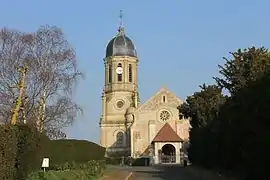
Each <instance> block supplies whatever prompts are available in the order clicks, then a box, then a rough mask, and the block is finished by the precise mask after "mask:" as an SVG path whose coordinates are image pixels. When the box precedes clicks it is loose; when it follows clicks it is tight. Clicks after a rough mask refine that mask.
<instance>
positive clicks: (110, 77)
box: [109, 64, 112, 83]
mask: <svg viewBox="0 0 270 180" xmlns="http://www.w3.org/2000/svg"><path fill="white" fill-rule="evenodd" d="M111 82H112V65H111V64H110V65H109V83H111Z"/></svg>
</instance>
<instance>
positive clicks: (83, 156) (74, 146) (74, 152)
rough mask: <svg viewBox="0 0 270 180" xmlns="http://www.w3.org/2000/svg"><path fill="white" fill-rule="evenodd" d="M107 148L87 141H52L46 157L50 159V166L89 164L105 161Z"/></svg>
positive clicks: (47, 148) (46, 151)
mask: <svg viewBox="0 0 270 180" xmlns="http://www.w3.org/2000/svg"><path fill="white" fill-rule="evenodd" d="M104 155H105V148H103V147H101V146H99V145H97V144H95V143H93V142H89V141H86V140H72V139H66V140H51V141H50V143H49V145H48V146H47V147H46V150H45V153H44V157H49V158H50V166H52V167H53V166H59V165H61V166H62V165H64V164H65V163H69V164H71V163H76V164H77V163H87V162H89V161H90V160H103V159H104Z"/></svg>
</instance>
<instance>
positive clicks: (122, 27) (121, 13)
mask: <svg viewBox="0 0 270 180" xmlns="http://www.w3.org/2000/svg"><path fill="white" fill-rule="evenodd" d="M119 21H120V22H119V27H118V34H124V25H123V24H124V23H123V10H120V14H119Z"/></svg>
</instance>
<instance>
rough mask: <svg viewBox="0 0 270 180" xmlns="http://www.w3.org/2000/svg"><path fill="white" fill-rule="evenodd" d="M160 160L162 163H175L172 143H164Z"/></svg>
mask: <svg viewBox="0 0 270 180" xmlns="http://www.w3.org/2000/svg"><path fill="white" fill-rule="evenodd" d="M161 153H162V154H161V162H162V163H175V162H176V161H175V160H176V158H175V157H176V156H175V147H174V146H173V145H172V144H165V145H164V146H163V147H162V148H161Z"/></svg>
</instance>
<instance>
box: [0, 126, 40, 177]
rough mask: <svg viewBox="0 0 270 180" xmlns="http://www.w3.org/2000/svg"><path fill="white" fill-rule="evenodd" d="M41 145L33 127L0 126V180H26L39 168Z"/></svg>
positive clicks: (38, 135) (38, 134)
mask: <svg viewBox="0 0 270 180" xmlns="http://www.w3.org/2000/svg"><path fill="white" fill-rule="evenodd" d="M44 142H45V141H44ZM42 143H43V136H42V135H41V134H40V133H38V131H37V130H36V128H35V127H32V126H30V125H16V126H12V125H0V151H1V152H2V153H0V154H1V155H0V179H7V180H12V179H16V180H17V179H26V177H27V176H28V174H29V173H31V172H32V171H34V170H36V169H38V168H40V163H41V155H42V154H41V153H40V152H41V147H42V146H41V144H42Z"/></svg>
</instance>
